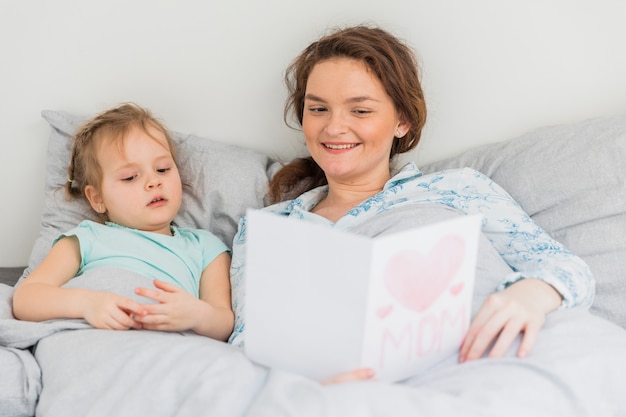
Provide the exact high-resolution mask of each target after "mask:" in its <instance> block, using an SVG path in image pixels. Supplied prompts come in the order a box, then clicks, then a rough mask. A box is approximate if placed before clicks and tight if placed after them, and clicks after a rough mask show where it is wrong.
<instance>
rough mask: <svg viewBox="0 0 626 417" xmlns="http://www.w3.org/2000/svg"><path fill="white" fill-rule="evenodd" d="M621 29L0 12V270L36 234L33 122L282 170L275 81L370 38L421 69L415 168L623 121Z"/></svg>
mask: <svg viewBox="0 0 626 417" xmlns="http://www.w3.org/2000/svg"><path fill="white" fill-rule="evenodd" d="M625 15H626V3H624V2H619V1H616V0H579V1H576V2H572V1H567V0H555V1H551V2H540V1H529V2H520V3H518V4H515V5H514V6H511V4H510V3H502V2H497V1H487V0H478V1H473V2H466V1H463V0H452V1H447V2H433V1H427V0H417V1H416V0H390V1H386V2H373V1H372V2H363V1H357V0H343V1H341V2H336V1H331V0H321V1H318V2H315V3H301V2H281V1H278V0H269V1H265V2H258V1H254V0H241V1H238V2H203V1H197V0H181V1H177V2H152V1H149V0H136V1H133V2H127V1H123V0H109V1H107V2H100V3H98V4H97V5H95V4H94V3H93V2H75V1H70V0H59V1H55V2H47V1H45V0H32V1H29V2H17V1H15V2H3V3H2V5H0V39H1V41H0V42H1V50H2V54H3V58H2V61H3V64H2V65H1V66H0V106H1V108H2V116H1V117H0V126H1V127H2V135H0V143H1V144H2V149H3V151H2V152H1V153H0V155H1V156H0V158H1V160H2V161H1V162H2V163H0V174H1V178H2V179H3V181H2V204H1V205H0V219H1V220H0V221H1V222H2V225H1V227H2V231H3V236H2V238H1V239H0V267H5V266H19V265H25V264H26V262H27V259H28V255H29V252H30V249H31V247H32V245H33V243H34V241H35V239H36V237H37V233H38V230H39V216H40V213H41V209H42V205H43V177H44V162H45V153H46V139H47V137H48V124H47V123H46V122H45V120H44V119H43V118H41V116H40V113H41V111H42V110H44V109H53V110H65V111H70V112H73V113H77V114H91V113H93V112H95V111H98V110H101V109H103V108H105V107H109V106H111V105H114V104H116V103H118V102H121V101H136V102H138V103H140V104H142V105H144V106H146V107H149V108H150V109H152V110H153V111H154V112H155V113H156V114H157V115H158V116H159V117H161V118H162V119H163V120H164V121H165V122H166V124H167V125H168V126H169V127H170V128H172V129H174V130H179V131H185V132H193V133H196V134H198V135H202V136H205V137H210V138H213V139H217V140H220V141H224V142H229V143H235V144H240V145H244V146H249V147H251V148H254V149H257V150H261V151H264V152H267V153H269V154H270V155H271V156H274V157H277V158H280V159H286V158H290V157H292V156H294V155H296V154H299V153H300V152H301V151H302V149H303V148H302V140H301V138H300V135H299V133H298V132H297V131H293V130H291V129H289V128H287V127H286V126H285V125H284V123H283V120H282V114H283V112H282V106H283V98H284V94H285V92H284V87H283V84H282V75H283V70H284V68H285V67H286V65H287V64H288V62H289V61H290V59H291V58H293V57H294V56H295V55H296V54H297V53H298V52H299V51H300V50H301V49H302V48H303V47H304V46H305V45H306V44H307V43H308V42H310V41H311V40H312V39H314V38H316V37H317V36H318V35H320V34H321V33H322V32H323V31H324V30H325V29H326V28H327V27H333V26H343V25H348V24H354V23H361V22H365V23H376V24H380V25H382V26H384V27H386V28H388V29H389V30H391V31H392V32H394V33H395V34H397V35H399V36H400V37H402V38H404V39H406V40H408V41H409V42H410V43H411V44H412V45H413V46H414V47H415V49H416V51H417V53H418V55H419V57H420V61H421V66H422V68H423V76H422V79H423V83H424V89H425V93H426V95H427V103H428V105H429V119H428V122H427V126H426V130H425V132H424V135H423V139H422V143H421V144H420V146H419V147H418V149H417V150H415V151H413V152H412V154H411V155H409V157H410V158H411V159H414V160H416V161H417V162H418V163H426V162H431V161H434V160H437V159H440V158H443V157H447V156H451V155H454V154H457V153H459V152H461V151H463V150H466V149H469V148H471V147H473V146H476V145H479V144H484V143H490V142H496V141H500V140H504V139H508V138H511V137H514V136H517V135H519V134H522V133H524V132H525V131H528V130H530V129H534V128H536V127H540V126H544V125H547V124H557V123H565V122H572V121H577V120H581V119H586V118H590V117H595V116H600V115H605V114H610V113H614V112H618V111H622V110H623V109H625V108H626V82H624V76H623V74H626V52H624V48H623V45H622V43H623V39H626V26H625V25H623V22H622V19H623V16H625Z"/></svg>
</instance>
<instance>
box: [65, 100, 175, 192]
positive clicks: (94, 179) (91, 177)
mask: <svg viewBox="0 0 626 417" xmlns="http://www.w3.org/2000/svg"><path fill="white" fill-rule="evenodd" d="M133 128H139V129H141V130H143V131H144V132H145V133H146V134H148V135H149V136H151V135H150V129H149V128H153V129H157V130H158V131H160V132H161V133H163V135H164V136H165V138H166V140H167V145H168V147H169V150H170V152H171V154H172V157H173V158H174V161H176V150H175V148H174V142H173V141H172V137H171V135H170V133H169V132H168V130H167V129H166V128H165V126H164V125H163V124H162V123H161V122H160V121H159V120H158V119H157V118H155V117H154V116H153V115H152V113H151V112H150V111H149V110H147V109H145V108H143V107H141V106H138V105H137V104H135V103H123V104H121V105H119V106H117V107H114V108H111V109H109V110H105V111H103V112H102V113H100V114H98V115H97V116H95V117H94V118H93V119H91V120H89V121H88V122H86V123H85V124H84V125H83V126H82V127H81V128H80V129H79V130H78V132H77V133H76V135H75V136H74V147H73V149H72V159H71V161H70V166H69V169H68V174H69V179H68V181H67V183H66V184H65V191H66V194H67V196H68V197H69V198H80V197H82V198H85V199H86V196H85V186H87V185H92V186H94V187H95V188H96V189H100V185H101V181H102V169H101V167H100V165H99V163H98V158H97V148H98V144H99V143H100V142H101V141H102V140H110V141H113V142H116V143H117V144H118V146H120V148H121V147H123V145H124V138H125V137H126V135H127V134H128V132H129V131H130V130H131V129H133ZM151 137H152V136H151ZM155 140H156V139H155Z"/></svg>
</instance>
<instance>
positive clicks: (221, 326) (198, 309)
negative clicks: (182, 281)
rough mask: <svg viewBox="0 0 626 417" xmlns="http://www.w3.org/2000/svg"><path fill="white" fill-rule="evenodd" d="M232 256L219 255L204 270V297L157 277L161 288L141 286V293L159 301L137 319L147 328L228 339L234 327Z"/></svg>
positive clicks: (202, 286) (157, 284)
mask: <svg viewBox="0 0 626 417" xmlns="http://www.w3.org/2000/svg"><path fill="white" fill-rule="evenodd" d="M229 268H230V256H229V255H228V253H227V252H223V253H221V254H220V255H218V256H217V257H216V258H215V259H214V260H213V261H212V262H211V263H210V264H209V265H208V266H207V267H206V268H205V269H204V271H203V272H202V277H201V278H200V298H196V297H195V296H194V295H193V294H190V293H188V292H187V291H185V290H183V289H182V288H180V287H177V286H175V285H172V284H168V283H165V282H162V281H157V280H155V281H154V285H155V287H156V288H157V289H150V288H137V290H136V293H137V294H138V295H141V296H144V297H148V298H150V299H153V300H155V301H157V304H147V305H144V306H143V307H144V309H145V311H146V314H145V315H142V316H138V317H137V318H136V319H137V320H138V321H140V322H141V323H142V324H143V327H144V328H145V329H150V330H164V331H184V330H193V331H194V332H196V333H198V334H201V335H204V336H208V337H211V338H214V339H218V340H223V341H225V340H227V339H228V336H230V334H231V332H232V330H233V323H234V314H233V311H232V308H231V304H230V279H229Z"/></svg>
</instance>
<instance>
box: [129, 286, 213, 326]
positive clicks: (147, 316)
mask: <svg viewBox="0 0 626 417" xmlns="http://www.w3.org/2000/svg"><path fill="white" fill-rule="evenodd" d="M154 286H155V287H156V289H154V288H137V289H136V290H135V293H136V294H138V295H141V296H143V297H147V298H150V299H152V300H154V301H156V302H157V304H145V305H143V306H142V308H143V309H144V314H142V315H138V316H136V317H135V320H137V321H139V322H140V323H141V324H142V326H143V328H144V329H149V330H164V331H185V330H190V329H192V330H193V329H194V328H195V327H196V326H197V325H198V320H200V319H202V318H205V317H206V313H204V311H203V310H205V309H206V308H207V307H209V305H208V304H207V303H205V302H204V301H202V300H200V299H199V298H196V297H194V296H193V295H192V294H190V293H188V292H187V291H185V290H183V289H182V288H180V287H177V286H175V285H172V284H168V283H166V282H163V281H158V280H154Z"/></svg>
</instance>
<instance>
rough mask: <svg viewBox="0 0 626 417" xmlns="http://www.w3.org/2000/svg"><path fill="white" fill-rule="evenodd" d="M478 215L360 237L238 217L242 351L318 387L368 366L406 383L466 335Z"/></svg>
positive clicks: (272, 218)
mask: <svg viewBox="0 0 626 417" xmlns="http://www.w3.org/2000/svg"><path fill="white" fill-rule="evenodd" d="M480 223H481V217H480V216H462V217H458V218H455V219H452V220H447V221H443V222H438V223H435V224H432V225H428V226H424V227H420V228H416V229H412V230H407V231H403V232H399V233H394V234H388V235H381V236H378V237H375V238H370V237H366V236H362V235H357V234H353V233H349V232H345V231H341V230H335V229H333V228H329V227H326V226H323V225H318V224H314V223H310V222H306V221H302V220H296V219H291V218H288V217H282V216H278V215H275V214H272V213H268V212H263V211H259V210H250V211H248V213H247V221H246V227H247V229H246V235H247V249H246V251H247V252H246V263H247V266H246V338H245V350H246V353H247V355H248V356H249V357H250V358H251V359H252V360H254V361H256V362H259V363H261V364H264V365H268V366H271V367H275V368H278V369H283V370H287V371H291V372H296V373H299V374H302V375H305V376H308V377H311V378H313V379H317V380H323V379H326V378H329V377H332V376H334V375H338V374H340V373H343V372H347V371H351V370H354V369H357V368H362V367H371V368H373V369H374V370H375V371H376V377H377V378H378V379H381V380H387V381H397V380H401V379H404V378H407V377H410V376H412V375H415V374H417V373H419V372H421V371H423V370H425V369H427V368H429V367H431V366H432V365H434V364H435V363H437V362H439V361H441V360H442V359H444V358H446V357H448V356H450V355H454V354H456V352H457V351H458V349H459V347H460V344H461V342H462V340H463V337H464V336H465V333H466V332H467V328H468V326H469V320H470V311H471V301H472V292H473V287H474V276H475V269H476V257H477V252H478V238H479V234H480Z"/></svg>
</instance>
